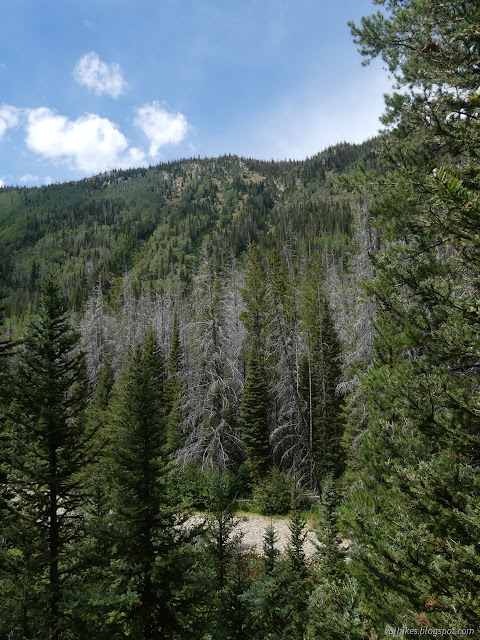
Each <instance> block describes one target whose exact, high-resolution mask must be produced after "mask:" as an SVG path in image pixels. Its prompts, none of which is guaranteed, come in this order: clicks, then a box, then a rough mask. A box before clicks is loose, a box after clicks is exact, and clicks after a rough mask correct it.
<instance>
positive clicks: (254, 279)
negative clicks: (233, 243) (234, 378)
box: [239, 244, 272, 482]
mask: <svg viewBox="0 0 480 640" xmlns="http://www.w3.org/2000/svg"><path fill="white" fill-rule="evenodd" d="M242 297H243V301H244V303H245V306H246V310H245V311H244V312H243V313H242V314H241V319H242V321H243V323H244V324H245V328H246V330H247V344H248V349H249V350H248V359H247V377H246V380H245V388H244V391H243V397H242V406H241V412H240V417H239V422H240V425H241V431H242V443H243V447H244V449H245V453H246V454H247V468H248V469H249V471H250V474H251V477H252V479H253V480H254V482H258V481H259V480H261V479H262V478H263V477H264V476H265V474H266V472H267V471H268V468H269V467H270V466H271V461H272V456H271V450H270V445H269V431H270V416H269V413H270V410H271V399H270V393H269V388H268V387H269V385H268V374H267V370H266V367H265V355H264V340H265V333H266V322H267V303H266V285H265V276H264V269H263V266H262V260H261V256H260V253H259V251H258V248H257V246H256V245H255V244H252V245H251V247H250V251H249V254H248V266H247V276H246V286H245V288H244V289H243V290H242Z"/></svg>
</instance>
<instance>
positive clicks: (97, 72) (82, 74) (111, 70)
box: [73, 51, 127, 98]
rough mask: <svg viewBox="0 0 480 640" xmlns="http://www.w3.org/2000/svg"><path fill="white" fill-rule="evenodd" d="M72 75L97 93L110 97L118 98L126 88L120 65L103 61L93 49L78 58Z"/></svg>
mask: <svg viewBox="0 0 480 640" xmlns="http://www.w3.org/2000/svg"><path fill="white" fill-rule="evenodd" d="M73 77H74V78H75V80H76V81H77V82H78V83H79V84H82V85H84V86H85V87H88V88H89V89H92V90H93V91H94V92H95V93H96V94H97V95H101V94H102V93H106V94H108V95H109V96H112V98H118V96H120V95H121V94H122V93H124V91H125V89H126V88H127V83H126V82H125V80H124V78H123V76H122V72H121V70H120V66H119V65H118V64H116V63H112V64H110V65H109V64H107V63H106V62H103V61H102V60H100V58H99V57H98V55H97V54H96V53H95V51H90V53H87V54H85V55H84V56H82V57H81V58H80V60H79V61H78V62H77V64H76V65H75V69H74V70H73Z"/></svg>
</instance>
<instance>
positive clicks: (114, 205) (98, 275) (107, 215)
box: [0, 143, 375, 315]
mask: <svg viewBox="0 0 480 640" xmlns="http://www.w3.org/2000/svg"><path fill="white" fill-rule="evenodd" d="M372 149H373V145H372V143H365V144H364V145H349V144H345V143H344V144H341V145H338V146H336V147H333V148H331V149H328V150H327V151H325V152H323V153H320V154H318V156H315V157H314V158H311V159H309V160H306V161H304V162H273V161H272V162H261V161H256V160H251V159H241V158H238V157H235V156H225V157H222V158H217V159H197V160H195V159H192V160H180V161H177V162H170V163H168V164H165V165H159V166H156V167H150V168H149V169H137V170H130V171H115V172H110V173H108V174H102V175H100V176H96V177H94V178H89V179H85V180H84V181H81V182H74V183H69V184H61V185H50V186H48V187H43V188H40V189H11V188H3V189H0V250H1V256H2V274H3V279H4V287H5V290H6V295H7V306H8V308H9V309H12V310H13V313H15V314H19V315H23V314H25V312H26V311H27V310H28V309H29V308H30V305H31V304H32V302H33V303H35V300H36V293H35V292H36V290H37V288H38V287H37V280H38V279H39V278H40V279H41V278H42V277H45V276H46V274H50V275H53V276H54V277H55V278H58V279H59V281H60V283H61V285H62V288H63V290H64V292H65V294H66V295H67V297H68V299H69V303H70V306H71V307H72V308H73V309H74V310H76V311H79V310H81V308H82V305H83V303H84V302H85V300H86V298H87V296H88V294H89V293H90V291H91V289H92V288H93V287H94V286H95V285H96V284H97V282H98V281H99V280H100V279H101V281H102V283H103V284H104V286H105V288H106V289H108V290H110V289H113V288H114V287H115V284H117V282H118V278H121V277H122V276H123V274H124V272H125V270H128V271H129V272H131V273H132V275H133V276H134V278H135V282H136V283H137V284H136V285H135V286H136V291H137V292H138V290H139V287H140V286H141V283H145V284H146V285H148V286H149V287H152V286H154V287H157V286H158V285H159V284H160V285H162V286H173V288H175V289H176V290H177V291H181V290H184V289H185V288H186V287H187V288H188V285H189V283H191V278H192V276H193V274H194V273H195V272H196V270H197V269H198V266H199V264H200V261H201V260H200V258H201V256H202V255H207V256H208V257H212V256H215V260H217V261H218V262H219V264H223V263H225V262H226V260H227V259H228V256H230V255H234V256H236V257H240V256H241V255H242V253H244V252H245V250H246V248H247V245H248V244H249V243H250V242H253V241H260V242H261V243H262V244H267V243H268V244H269V245H270V246H274V245H277V246H281V245H282V244H284V243H285V242H286V241H288V240H290V239H291V238H293V237H299V238H301V239H302V240H305V239H308V240H309V242H313V238H318V239H319V238H320V237H321V236H324V235H325V234H326V235H328V236H332V239H331V242H332V243H335V244H336V245H337V246H338V247H339V248H340V247H341V245H342V244H344V243H345V242H346V236H347V235H348V233H349V223H350V217H349V212H348V205H347V204H346V201H345V198H342V197H339V195H338V194H334V193H333V192H332V179H333V177H334V175H335V174H338V173H341V172H344V171H346V170H348V169H349V168H351V167H353V166H354V165H355V164H356V162H358V161H359V160H362V162H364V163H369V164H371V163H373V162H375V157H374V154H373V151H372ZM267 236H268V237H267Z"/></svg>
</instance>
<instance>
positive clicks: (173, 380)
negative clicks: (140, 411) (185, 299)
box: [164, 311, 183, 453]
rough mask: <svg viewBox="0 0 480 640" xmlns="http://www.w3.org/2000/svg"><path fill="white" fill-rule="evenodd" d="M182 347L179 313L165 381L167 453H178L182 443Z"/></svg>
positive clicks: (173, 333)
mask: <svg viewBox="0 0 480 640" xmlns="http://www.w3.org/2000/svg"><path fill="white" fill-rule="evenodd" d="M182 355H183V354H182V345H181V342H180V323H179V320H178V315H177V312H176V311H175V313H174V315H173V330H172V343H171V346H170V353H169V356H168V363H167V379H166V380H165V395H164V401H165V416H166V419H167V425H166V429H167V444H166V447H167V452H168V453H173V452H174V451H176V450H177V449H178V448H179V447H180V446H181V442H182V436H181V431H180V427H181V422H182V416H181V413H180V410H179V407H178V401H179V397H180V394H181V390H182V384H181V380H180V374H181V371H182V367H183V363H182Z"/></svg>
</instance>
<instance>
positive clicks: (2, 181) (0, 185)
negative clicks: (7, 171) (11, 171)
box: [0, 178, 5, 189]
mask: <svg viewBox="0 0 480 640" xmlns="http://www.w3.org/2000/svg"><path fill="white" fill-rule="evenodd" d="M4 186H5V180H4V179H3V178H0V189H1V188H2V187H4Z"/></svg>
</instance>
